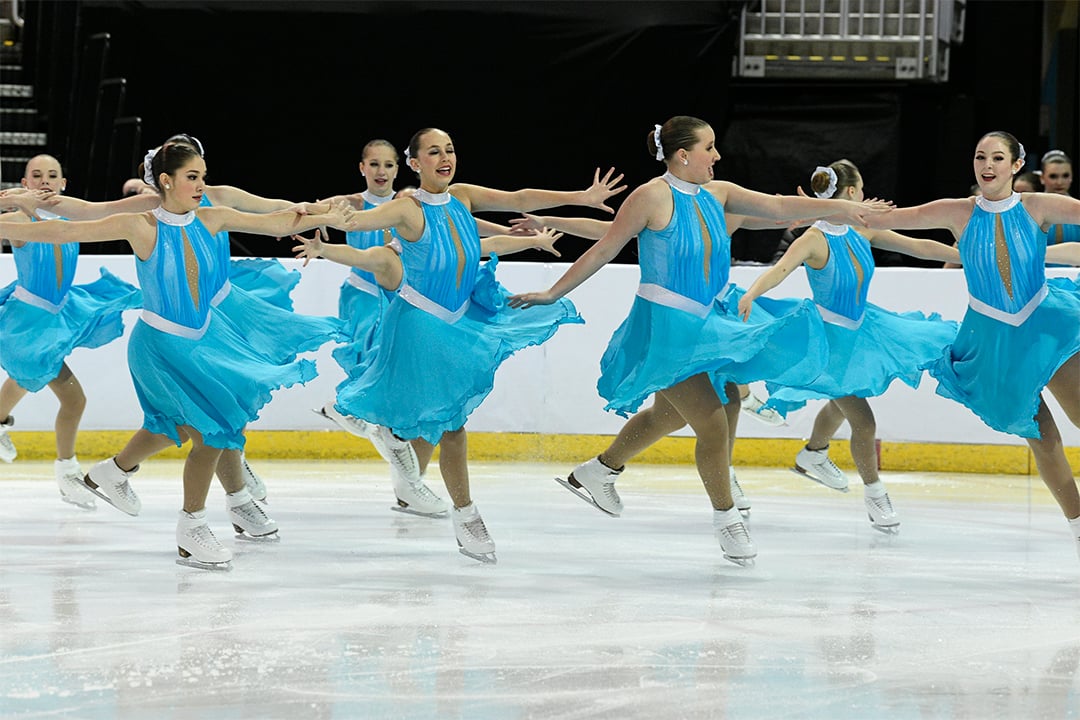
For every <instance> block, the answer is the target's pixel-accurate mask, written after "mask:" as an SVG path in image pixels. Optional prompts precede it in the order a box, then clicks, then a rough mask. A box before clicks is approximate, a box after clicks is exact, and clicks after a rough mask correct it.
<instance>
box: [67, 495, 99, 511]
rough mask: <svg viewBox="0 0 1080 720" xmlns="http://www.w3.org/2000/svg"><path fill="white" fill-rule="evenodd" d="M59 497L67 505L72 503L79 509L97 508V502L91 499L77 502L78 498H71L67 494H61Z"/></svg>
mask: <svg viewBox="0 0 1080 720" xmlns="http://www.w3.org/2000/svg"><path fill="white" fill-rule="evenodd" d="M60 499H61V500H63V501H64V502H66V503H67V504H68V505H74V506H75V507H77V508H79V509H80V510H97V503H96V502H94V500H93V499H90V500H86V501H84V502H79V501H78V500H72V499H71V498H69V497H68V496H67V495H61V496H60Z"/></svg>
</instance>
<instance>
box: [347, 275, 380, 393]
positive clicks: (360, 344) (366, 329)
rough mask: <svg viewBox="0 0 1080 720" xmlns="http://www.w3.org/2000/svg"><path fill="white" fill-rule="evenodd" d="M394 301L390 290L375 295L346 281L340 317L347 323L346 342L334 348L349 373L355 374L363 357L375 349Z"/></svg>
mask: <svg viewBox="0 0 1080 720" xmlns="http://www.w3.org/2000/svg"><path fill="white" fill-rule="evenodd" d="M389 305H390V300H389V297H388V296H387V294H386V293H383V292H380V293H379V294H378V295H372V294H371V293H369V292H364V291H363V290H360V289H359V288H357V287H355V286H353V285H350V284H349V283H347V282H346V283H343V284H342V285H341V295H340V297H339V298H338V317H339V318H341V320H342V322H344V323H345V326H344V329H343V331H342V332H343V334H344V335H345V337H346V338H348V339H347V340H346V341H345V344H344V345H342V346H340V347H337V348H334V352H333V356H334V360H335V361H336V362H337V364H338V365H340V366H341V369H342V370H344V371H345V374H346V375H349V374H352V372H353V371H354V370H356V368H357V367H358V366H359V365H360V364H361V360H362V359H363V358H364V357H365V356H366V355H367V354H369V353H371V352H372V351H373V348H374V345H375V342H376V333H377V332H378V328H379V324H380V323H381V321H382V316H383V313H384V312H386V308H387V307H388V306H389Z"/></svg>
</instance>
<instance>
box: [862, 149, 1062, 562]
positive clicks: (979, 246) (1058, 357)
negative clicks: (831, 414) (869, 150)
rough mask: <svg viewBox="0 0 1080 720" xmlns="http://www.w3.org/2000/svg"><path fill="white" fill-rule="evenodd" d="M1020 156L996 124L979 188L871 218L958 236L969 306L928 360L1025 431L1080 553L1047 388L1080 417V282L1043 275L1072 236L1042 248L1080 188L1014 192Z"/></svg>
mask: <svg viewBox="0 0 1080 720" xmlns="http://www.w3.org/2000/svg"><path fill="white" fill-rule="evenodd" d="M1023 165H1024V150H1023V146H1022V145H1021V144H1020V143H1019V142H1018V141H1017V139H1016V138H1015V137H1013V136H1012V135H1011V134H1009V133H1007V132H1004V131H1000V130H997V131H993V132H989V133H987V134H986V135H984V136H983V137H981V138H980V139H979V141H978V144H977V145H976V146H975V153H974V160H973V163H972V166H973V170H974V172H975V179H976V181H977V182H978V184H979V189H980V190H981V191H982V193H981V194H980V195H979V196H977V197H970V198H963V199H948V200H945V199H943V200H934V201H933V202H929V203H926V204H923V205H917V206H915V207H910V208H898V209H895V210H893V211H892V212H890V213H888V215H879V216H875V217H872V218H868V219H867V221H868V224H869V225H870V226H871V227H879V228H909V229H917V230H926V229H930V228H945V229H948V230H949V231H951V232H952V234H953V236H954V237H955V238H956V239H957V246H958V248H959V250H960V258H961V260H962V262H963V271H964V278H965V280H966V281H967V286H968V294H969V300H968V308H967V311H966V312H965V313H964V318H963V320H962V322H961V324H960V329H959V331H958V333H957V336H956V340H955V341H954V342H953V343H952V344H951V345H950V346H949V347H948V348H947V349H946V351H945V353H944V354H943V356H942V357H941V358H940V359H939V360H938V361H937V362H935V363H934V364H932V365H930V366H929V368H928V369H929V371H930V374H931V375H933V377H934V378H935V379H936V380H937V381H938V388H937V392H938V394H939V395H942V396H944V397H947V398H951V399H953V400H956V401H957V402H960V403H962V404H964V405H966V406H967V407H968V408H969V409H970V410H971V411H972V412H974V413H975V414H976V415H978V416H979V418H981V419H982V421H983V422H985V423H986V424H987V425H988V426H990V427H991V428H993V429H994V430H997V431H999V432H1004V433H1010V434H1013V435H1018V436H1020V437H1022V438H1024V439H1025V440H1027V442H1028V445H1029V446H1030V447H1031V451H1032V453H1033V454H1034V456H1035V463H1036V465H1037V466H1038V468H1039V475H1040V476H1041V477H1042V480H1043V482H1044V483H1046V486H1047V487H1048V488H1049V489H1050V492H1051V493H1052V494H1053V496H1054V499H1055V500H1056V501H1057V503H1058V505H1059V507H1061V510H1062V512H1063V513H1064V515H1065V518H1066V520H1067V521H1068V523H1069V527H1070V530H1071V532H1072V535H1073V537H1074V539H1075V545H1076V550H1077V553H1078V554H1080V493H1078V491H1077V487H1076V480H1075V479H1074V478H1073V474H1072V470H1071V468H1070V467H1069V461H1068V458H1067V457H1066V456H1065V449H1064V447H1063V446H1062V442H1061V434H1060V432H1059V431H1058V427H1057V423H1056V421H1055V419H1054V417H1053V415H1052V414H1051V413H1050V410H1049V408H1048V407H1047V405H1046V403H1045V402H1044V401H1043V399H1042V391H1043V389H1047V390H1049V391H1050V392H1051V393H1052V394H1053V395H1054V397H1055V398H1056V399H1057V401H1058V402H1059V403H1060V404H1061V407H1062V409H1063V410H1064V411H1065V415H1066V416H1067V417H1068V419H1069V420H1070V421H1071V422H1072V423H1073V424H1074V425H1077V426H1078V427H1080V292H1078V291H1077V285H1076V281H1075V280H1069V279H1066V278H1053V279H1050V280H1047V278H1046V270H1045V263H1046V262H1047V261H1048V260H1053V261H1054V262H1069V259H1068V257H1069V256H1068V253H1069V250H1070V248H1068V247H1064V248H1062V250H1059V251H1058V252H1059V253H1060V255H1059V254H1057V253H1052V252H1050V250H1048V249H1047V247H1046V242H1047V239H1046V230H1047V228H1049V227H1050V226H1051V225H1054V224H1063V225H1078V224H1080V200H1076V199H1074V198H1071V197H1068V196H1066V195H1061V194H1057V193H1048V192H1041V193H1017V192H1013V190H1012V177H1013V175H1015V174H1016V173H1018V172H1019V171H1020V169H1021V168H1022V167H1023ZM1068 245H1074V243H1066V246H1068ZM1059 247H1062V246H1054V247H1053V248H1051V250H1057V248H1059Z"/></svg>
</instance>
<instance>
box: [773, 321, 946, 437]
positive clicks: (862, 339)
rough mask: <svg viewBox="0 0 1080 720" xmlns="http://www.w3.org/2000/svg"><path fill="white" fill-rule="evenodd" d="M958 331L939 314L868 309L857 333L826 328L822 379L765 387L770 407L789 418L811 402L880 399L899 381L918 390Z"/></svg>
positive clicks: (828, 326)
mask: <svg viewBox="0 0 1080 720" xmlns="http://www.w3.org/2000/svg"><path fill="white" fill-rule="evenodd" d="M958 327H959V323H956V322H954V321H951V320H942V319H941V316H940V315H938V314H937V313H933V314H932V315H930V316H929V317H927V316H926V315H924V314H923V313H921V312H904V313H895V312H891V311H889V310H885V309H884V308H880V307H878V306H876V305H872V304H868V305H867V306H866V314H865V315H864V316H863V321H862V324H861V325H860V326H859V327H858V328H855V329H850V328H845V327H841V326H840V325H835V324H833V323H825V339H826V342H827V343H828V348H829V362H828V364H827V365H826V366H825V369H824V370H823V371H822V373H821V374H820V375H818V376H817V377H816V378H814V379H813V381H811V382H810V383H807V384H805V385H799V386H790V385H779V384H777V383H773V382H768V383H766V384H765V386H766V388H767V389H768V392H769V399H768V401H767V402H766V403H765V405H766V407H770V408H775V409H776V410H777V412H779V413H780V414H781V415H785V416H786V415H787V414H788V413H789V412H792V411H794V410H797V409H799V408H801V407H803V406H804V405H805V404H806V402H807V401H808V400H814V399H823V398H825V399H834V398H842V397H850V396H854V397H861V398H869V397H876V396H878V395H881V394H882V393H884V392H885V391H886V390H887V389H888V388H889V385H891V384H892V382H893V381H894V380H900V381H901V382H903V383H905V384H906V385H909V386H910V387H913V388H917V387H918V386H919V383H920V382H921V380H922V376H923V372H924V371H925V369H926V367H927V366H929V365H930V364H931V363H933V362H934V361H935V360H937V359H938V358H939V357H941V354H942V352H943V351H944V349H945V347H946V346H947V345H948V344H949V343H951V342H952V341H953V340H954V339H955V338H956V332H957V328H958Z"/></svg>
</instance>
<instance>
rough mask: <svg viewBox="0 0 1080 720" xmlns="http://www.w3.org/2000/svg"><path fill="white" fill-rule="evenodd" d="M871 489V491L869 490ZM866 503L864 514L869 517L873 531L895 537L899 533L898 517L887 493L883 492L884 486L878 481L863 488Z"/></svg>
mask: <svg viewBox="0 0 1080 720" xmlns="http://www.w3.org/2000/svg"><path fill="white" fill-rule="evenodd" d="M871 488H873V489H871ZM863 489H864V492H865V496H864V498H863V499H864V501H865V502H866V514H867V515H869V516H870V523H871V524H872V525H873V526H874V529H875V530H878V531H879V532H883V533H885V534H886V535H896V534H898V533H899V532H900V516H899V515H898V514H897V513H896V510H894V509H893V506H892V501H891V500H890V499H889V493H887V492H885V486H884V485H882V483H881V481H880V480H879V481H878V482H876V483H873V484H872V485H864V486H863Z"/></svg>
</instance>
